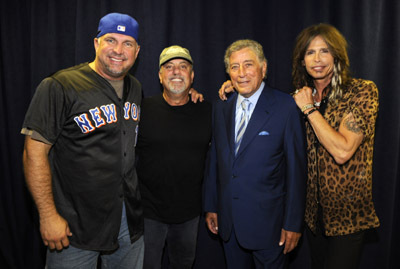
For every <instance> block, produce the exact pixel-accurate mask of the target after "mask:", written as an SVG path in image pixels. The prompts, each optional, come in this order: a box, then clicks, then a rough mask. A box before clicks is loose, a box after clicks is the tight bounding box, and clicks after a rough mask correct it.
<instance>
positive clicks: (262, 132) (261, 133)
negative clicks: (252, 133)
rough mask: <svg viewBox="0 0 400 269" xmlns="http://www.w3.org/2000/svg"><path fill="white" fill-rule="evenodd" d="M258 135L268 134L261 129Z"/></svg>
mask: <svg viewBox="0 0 400 269" xmlns="http://www.w3.org/2000/svg"><path fill="white" fill-rule="evenodd" d="M258 135H269V133H268V132H267V131H261V132H260V133H259V134H258Z"/></svg>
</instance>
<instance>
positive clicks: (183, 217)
mask: <svg viewBox="0 0 400 269" xmlns="http://www.w3.org/2000/svg"><path fill="white" fill-rule="evenodd" d="M210 139H211V105H210V104H209V103H207V102H202V103H200V102H198V103H196V104H195V103H192V102H191V101H189V102H188V103H186V104H185V105H182V106H171V105H169V104H168V103H167V102H166V101H165V100H164V98H163V97H162V95H157V96H154V97H150V98H146V99H144V100H143V102H142V107H141V119H140V123H139V136H138V145H137V156H138V165H137V171H138V177H139V186H140V193H141V196H142V204H143V209H144V216H145V217H146V218H151V219H155V220H158V221H162V222H165V223H181V222H184V221H187V220H189V219H191V218H193V217H196V216H198V215H199V214H200V212H201V185H202V180H203V175H204V167H205V159H206V155H207V151H208V147H209V142H210Z"/></svg>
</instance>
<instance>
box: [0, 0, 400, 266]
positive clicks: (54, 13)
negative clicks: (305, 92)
mask: <svg viewBox="0 0 400 269" xmlns="http://www.w3.org/2000/svg"><path fill="white" fill-rule="evenodd" d="M109 12H122V13H128V14H130V15H132V16H133V17H135V18H136V19H137V20H138V22H139V24H140V31H141V33H140V38H139V43H140V45H141V51H140V54H139V59H138V61H137V62H136V64H135V66H134V68H133V69H132V70H131V72H132V73H133V74H134V75H135V76H136V77H137V78H138V79H139V80H140V81H141V82H142V84H143V89H144V95H145V96H149V95H153V94H156V93H158V92H159V91H160V89H161V88H160V85H159V81H158V75H157V72H158V57H159V54H160V52H161V50H162V49H163V48H164V47H166V46H169V45H173V44H179V45H181V46H184V47H186V48H188V49H189V50H190V51H191V54H192V56H193V59H194V64H195V82H194V87H195V88H196V89H197V90H199V91H200V92H202V93H203V94H204V95H205V97H206V99H208V100H210V101H214V100H215V99H216V98H217V90H218V89H219V87H220V85H221V83H222V82H223V81H225V79H226V78H227V76H226V74H225V71H224V64H223V55H224V50H225V49H226V47H227V46H228V45H229V44H230V43H232V42H233V41H235V40H237V39H242V38H250V39H254V40H257V41H259V42H260V43H261V44H262V45H263V46H264V51H265V54H266V57H267V58H268V79H267V83H268V84H269V85H271V86H273V87H277V88H280V89H282V90H284V91H286V92H290V91H291V90H292V89H291V79H290V77H291V52H292V48H293V45H294V39H295V37H296V35H297V34H298V33H299V32H300V30H301V29H303V28H304V27H306V26H309V25H311V24H314V23H318V22H326V23H330V24H333V25H334V26H336V27H337V28H338V29H339V30H340V31H341V32H342V33H343V34H344V35H345V37H346V38H347V40H348V42H349V45H350V46H349V54H350V61H351V67H352V71H353V75H354V77H361V78H365V79H369V80H373V81H374V82H375V83H376V84H377V86H378V89H379V91H380V110H379V116H378V122H377V128H376V141H375V156H374V157H375V158H374V181H373V184H374V185H373V188H374V201H375V205H376V210H377V213H378V216H379V218H380V220H381V227H380V228H378V229H377V230H373V231H371V233H370V235H369V236H368V242H367V244H366V246H365V251H364V254H363V257H362V266H361V268H399V267H400V261H399V259H398V257H396V255H397V256H398V255H399V253H400V248H399V245H398V242H399V241H400V234H399V229H398V227H400V218H399V213H398V212H399V207H400V206H399V205H400V187H399V183H398V178H399V172H400V171H399V158H400V154H399V153H400V145H399V142H400V139H399V138H400V134H399V132H400V108H399V105H398V104H399V103H400V91H399V88H398V87H399V86H398V85H400V55H399V48H400V21H399V20H400V19H399V18H400V1H398V0H325V1H321V0H293V1H290V0H270V1H268V0H264V1H262V0H260V1H255V0H247V1H235V0H231V1H222V0H219V1H218V0H191V1H187V0H175V1H173V0H121V1H117V0H114V1H111V0H109V1H106V0H65V1H53V0H31V1H29V0H25V1H24V0H13V1H1V3H0V29H1V40H0V89H1V91H0V93H1V94H0V112H1V115H0V143H1V159H0V160H1V164H0V165H1V179H0V180H1V181H0V183H1V185H0V195H1V196H0V238H1V240H0V267H1V268H43V267H44V247H43V244H42V241H41V238H40V234H39V229H38V216H37V212H36V209H35V206H34V204H33V202H32V199H31V197H30V195H29V193H28V191H27V188H26V185H25V182H24V177H23V172H22V163H21V157H22V150H23V139H24V137H23V136H22V135H21V134H20V129H21V125H22V122H23V119H24V115H25V112H26V110H27V108H28V105H29V102H30V100H31V97H32V95H33V93H34V91H35V88H36V86H37V85H38V83H39V82H40V81H41V80H42V79H43V78H44V77H46V76H48V75H49V74H51V73H53V72H55V71H57V70H59V69H62V68H66V67H69V66H72V65H75V64H78V63H81V62H85V61H92V60H93V58H94V48H93V38H94V36H95V34H96V31H97V25H98V21H99V19H100V18H101V17H102V16H103V15H105V14H106V13H109ZM396 85H397V86H396ZM104 142H105V143H106V142H107V141H104ZM197 252H198V254H197V260H196V265H195V268H224V258H223V252H222V249H221V246H220V244H219V242H218V240H217V239H215V238H213V237H211V236H210V235H209V233H208V232H207V231H206V229H205V226H204V225H203V224H202V225H200V232H199V243H198V251H197ZM290 258H291V266H290V267H291V268H308V267H309V258H308V250H307V244H306V242H305V241H302V242H301V245H300V247H299V248H298V249H297V250H296V251H295V253H293V254H291V257H290Z"/></svg>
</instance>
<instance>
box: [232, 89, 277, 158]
mask: <svg viewBox="0 0 400 269" xmlns="http://www.w3.org/2000/svg"><path fill="white" fill-rule="evenodd" d="M274 103H275V98H274V95H273V94H272V91H271V90H270V88H268V87H267V86H266V85H265V86H264V90H263V92H262V93H261V95H260V97H259V98H258V101H257V104H256V107H255V108H254V111H253V114H252V115H251V118H250V121H249V123H248V124H247V127H246V131H245V132H244V135H243V139H242V142H241V144H240V147H239V152H238V154H237V155H236V156H239V155H240V154H241V152H243V151H244V150H245V149H246V147H247V146H248V145H249V144H250V142H251V141H252V140H253V139H254V138H255V137H256V136H257V135H258V134H259V132H260V131H262V130H261V129H262V127H263V126H264V125H265V124H266V123H267V122H268V121H269V119H270V118H271V117H270V116H271V113H272V111H273V110H274ZM233 132H234V131H233Z"/></svg>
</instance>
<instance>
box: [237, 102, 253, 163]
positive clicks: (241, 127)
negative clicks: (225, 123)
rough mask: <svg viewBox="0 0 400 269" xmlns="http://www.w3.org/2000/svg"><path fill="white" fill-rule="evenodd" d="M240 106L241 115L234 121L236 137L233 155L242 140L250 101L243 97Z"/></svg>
mask: <svg viewBox="0 0 400 269" xmlns="http://www.w3.org/2000/svg"><path fill="white" fill-rule="evenodd" d="M240 105H241V107H242V111H241V115H240V117H239V120H238V121H237V122H236V126H237V128H236V130H237V134H236V139H235V155H236V154H237V153H238V151H239V147H240V143H241V142H242V139H243V134H244V131H245V130H246V126H247V122H248V116H249V115H248V114H249V113H248V111H247V110H248V108H249V107H250V106H249V105H250V101H249V99H244V100H243V101H242V103H241V104H240Z"/></svg>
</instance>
